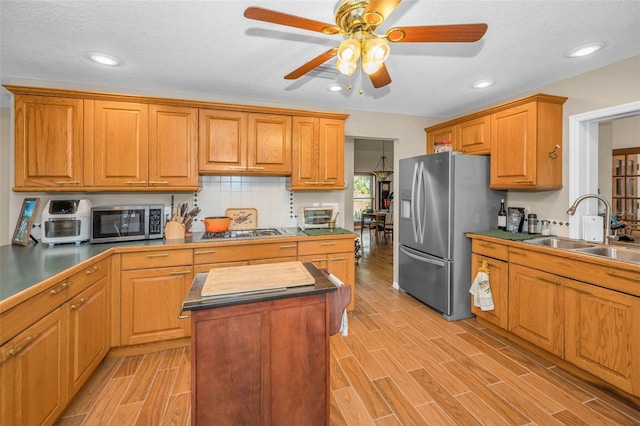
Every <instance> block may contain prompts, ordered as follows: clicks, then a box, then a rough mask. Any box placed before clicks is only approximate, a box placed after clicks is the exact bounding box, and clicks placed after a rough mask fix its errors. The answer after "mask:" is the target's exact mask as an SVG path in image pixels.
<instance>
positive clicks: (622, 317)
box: [564, 281, 640, 396]
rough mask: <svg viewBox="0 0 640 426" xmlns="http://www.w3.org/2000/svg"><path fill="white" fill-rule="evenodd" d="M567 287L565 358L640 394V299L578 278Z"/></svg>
mask: <svg viewBox="0 0 640 426" xmlns="http://www.w3.org/2000/svg"><path fill="white" fill-rule="evenodd" d="M565 285H566V287H567V288H565V304H564V309H565V336H566V341H565V358H566V360H567V361H569V362H571V363H573V364H575V365H576V366H578V367H580V368H582V369H584V370H585V371H588V372H589V373H591V374H593V375H594V376H596V377H599V378H601V379H603V380H605V381H607V382H609V383H611V384H613V385H615V386H616V387H618V388H620V389H622V390H624V391H626V392H628V393H630V394H633V395H636V396H640V327H638V324H637V322H638V318H640V298H638V297H635V296H631V295H628V294H624V293H620V292H617V291H613V290H609V289H606V288H602V287H598V286H593V285H588V284H585V283H581V282H578V281H570V282H567V283H566V284H565Z"/></svg>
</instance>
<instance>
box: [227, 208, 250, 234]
mask: <svg viewBox="0 0 640 426" xmlns="http://www.w3.org/2000/svg"><path fill="white" fill-rule="evenodd" d="M224 215H225V216H227V217H228V218H230V219H231V222H229V229H230V230H232V231H238V230H245V229H256V228H257V227H258V210H256V209H227V210H226V211H225V213H224Z"/></svg>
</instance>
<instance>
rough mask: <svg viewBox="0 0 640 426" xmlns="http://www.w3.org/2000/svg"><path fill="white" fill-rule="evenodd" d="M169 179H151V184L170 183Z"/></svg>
mask: <svg viewBox="0 0 640 426" xmlns="http://www.w3.org/2000/svg"><path fill="white" fill-rule="evenodd" d="M168 184H169V181H168V180H150V181H149V185H168Z"/></svg>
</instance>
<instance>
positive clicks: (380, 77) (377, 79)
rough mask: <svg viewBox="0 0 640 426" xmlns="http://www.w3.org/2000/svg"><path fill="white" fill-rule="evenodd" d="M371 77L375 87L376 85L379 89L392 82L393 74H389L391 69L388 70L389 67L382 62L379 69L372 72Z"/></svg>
mask: <svg viewBox="0 0 640 426" xmlns="http://www.w3.org/2000/svg"><path fill="white" fill-rule="evenodd" d="M369 78H370V79H371V83H372V84H373V87H375V88H376V89H379V88H381V87H384V86H386V85H387V84H389V83H391V76H390V75H389V71H387V67H386V66H385V65H384V64H382V67H380V69H379V70H378V71H376V72H374V73H373V74H370V75H369Z"/></svg>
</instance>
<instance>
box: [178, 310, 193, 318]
mask: <svg viewBox="0 0 640 426" xmlns="http://www.w3.org/2000/svg"><path fill="white" fill-rule="evenodd" d="M187 312H189V311H187ZM183 313H184V310H181V311H180V313H179V314H178V318H180V319H189V318H191V315H184V314H183Z"/></svg>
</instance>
